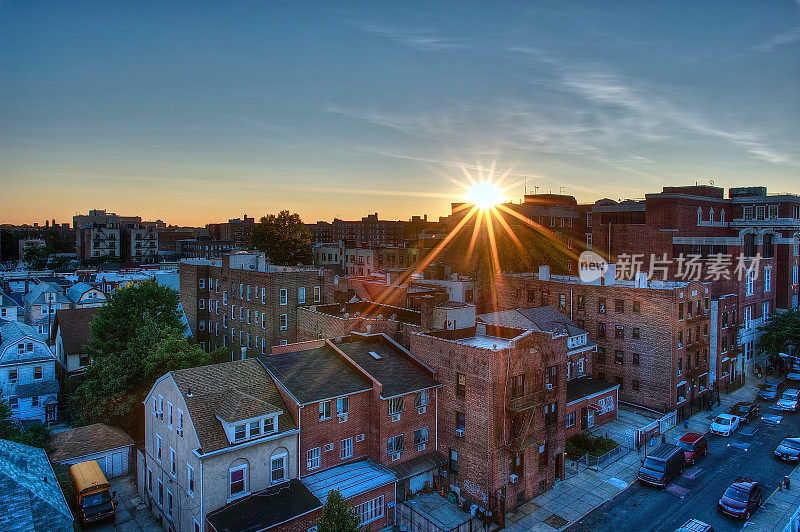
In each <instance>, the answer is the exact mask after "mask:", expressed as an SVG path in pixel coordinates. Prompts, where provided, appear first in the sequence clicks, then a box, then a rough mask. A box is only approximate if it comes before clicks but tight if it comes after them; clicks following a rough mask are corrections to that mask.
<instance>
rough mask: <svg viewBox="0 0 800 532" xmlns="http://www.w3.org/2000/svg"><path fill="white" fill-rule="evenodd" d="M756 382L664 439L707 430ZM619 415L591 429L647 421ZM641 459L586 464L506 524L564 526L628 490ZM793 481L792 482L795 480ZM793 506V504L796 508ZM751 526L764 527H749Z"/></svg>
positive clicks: (514, 531)
mask: <svg viewBox="0 0 800 532" xmlns="http://www.w3.org/2000/svg"><path fill="white" fill-rule="evenodd" d="M758 382H760V381H757V380H756V379H750V380H749V381H748V383H747V384H746V385H745V386H742V387H741V388H739V389H738V390H735V391H733V392H731V393H730V394H727V395H726V394H721V395H720V405H719V406H717V405H716V404H714V406H713V409H712V410H711V411H708V410H703V411H701V412H697V413H695V414H694V415H693V416H692V417H691V418H689V420H688V422H687V425H688V429H686V428H684V426H683V423H678V424H677V426H675V427H673V428H672V429H671V430H669V431H667V433H666V434H665V436H666V440H667V441H668V442H670V443H673V442H675V441H676V440H678V439H679V438H680V437H681V436H683V435H684V434H686V433H687V432H699V433H701V434H703V433H705V432H706V431H707V430H708V427H709V425H711V421H712V420H713V419H714V417H716V415H717V414H719V413H723V412H727V411H728V409H729V408H730V407H731V406H733V405H734V404H736V403H738V402H740V401H752V400H753V399H754V398H755V396H756V392H757V384H758ZM617 415H618V419H617V420H615V421H612V422H611V423H607V424H605V425H601V426H599V427H597V428H596V429H595V431H594V432H595V433H596V434H598V435H603V434H604V433H606V432H608V433H609V434H610V435H611V436H612V437H613V438H614V439H616V440H617V441H620V440H619V437H620V436H621V435H624V434H625V433H626V431H627V430H628V429H631V428H634V429H635V428H636V427H637V426H643V425H644V424H645V423H647V421H650V420H649V419H648V418H646V417H645V416H642V415H640V414H636V413H633V412H627V411H624V410H620V411H619V412H618V414H617ZM641 458H642V455H641V454H639V453H638V452H637V451H631V452H629V453H628V454H626V455H625V456H623V457H621V458H620V459H619V460H617V461H616V462H614V463H612V464H610V465H608V466H607V467H605V468H604V469H602V470H600V471H594V470H591V469H586V470H584V471H582V472H580V473H578V474H577V475H575V476H572V477H570V478H567V479H565V480H562V481H560V482H558V483H556V485H555V486H553V489H551V490H549V491H547V492H546V493H543V494H542V495H539V496H538V497H535V498H534V499H533V500H532V501H529V502H528V503H526V504H525V505H523V506H522V507H520V508H519V509H518V510H517V511H516V512H509V513H508V514H507V515H506V528H507V529H508V530H510V531H511V532H522V531H523V530H534V531H537V530H541V531H546V532H552V531H553V530H561V529H564V528H566V527H567V526H569V525H570V524H572V523H574V522H575V521H578V520H579V519H580V518H581V517H583V516H584V515H586V514H587V513H589V512H591V511H592V510H594V509H595V508H597V507H598V506H600V505H602V504H603V503H604V502H606V501H608V500H611V499H612V498H614V497H615V496H617V495H618V494H619V493H621V492H622V491H623V490H625V489H627V488H628V487H629V486H630V485H631V484H632V483H633V482H634V481H635V480H636V475H637V473H638V472H639V466H640V465H641ZM798 475H800V473H798ZM792 481H793V482H795V481H794V479H793V480H792ZM796 482H797V484H796V485H797V491H796V492H795V491H793V492H790V493H792V494H794V493H796V494H797V496H798V497H799V498H800V478H798V480H797V481H796ZM796 507H797V506H796V504H795V507H794V508H796ZM792 511H793V510H792ZM788 518H789V515H786V519H787V520H788ZM752 521H753V519H751V522H752ZM784 522H785V521H784ZM753 529H758V530H762V529H761V528H751V530H753ZM764 530H770V529H769V528H767V529H764ZM781 530H782V528H781Z"/></svg>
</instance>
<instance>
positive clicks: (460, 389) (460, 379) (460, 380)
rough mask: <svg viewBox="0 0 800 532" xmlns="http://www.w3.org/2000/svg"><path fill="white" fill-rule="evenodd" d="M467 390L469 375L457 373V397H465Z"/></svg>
mask: <svg viewBox="0 0 800 532" xmlns="http://www.w3.org/2000/svg"><path fill="white" fill-rule="evenodd" d="M466 391H467V376H466V375H464V374H463V373H456V397H464V394H465V393H466Z"/></svg>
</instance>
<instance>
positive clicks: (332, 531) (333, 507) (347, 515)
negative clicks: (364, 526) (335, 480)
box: [317, 489, 361, 532]
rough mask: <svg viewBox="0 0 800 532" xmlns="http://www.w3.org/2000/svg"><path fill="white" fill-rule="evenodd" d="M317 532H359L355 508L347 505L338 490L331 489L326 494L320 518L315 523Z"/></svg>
mask: <svg viewBox="0 0 800 532" xmlns="http://www.w3.org/2000/svg"><path fill="white" fill-rule="evenodd" d="M317 530H318V531H319V532H358V531H359V530H361V527H360V526H359V525H358V515H357V514H356V510H355V508H353V507H352V506H350V505H349V504H347V501H346V500H345V499H344V497H342V494H341V493H339V490H337V489H333V490H331V491H329V492H328V500H327V501H325V506H323V507H322V517H321V518H320V520H319V522H318V523H317Z"/></svg>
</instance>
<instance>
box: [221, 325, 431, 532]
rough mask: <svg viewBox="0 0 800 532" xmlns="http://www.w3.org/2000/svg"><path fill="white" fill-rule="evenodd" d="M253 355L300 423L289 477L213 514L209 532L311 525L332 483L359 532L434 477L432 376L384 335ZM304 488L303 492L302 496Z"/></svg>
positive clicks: (381, 522)
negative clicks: (292, 478) (294, 477)
mask: <svg viewBox="0 0 800 532" xmlns="http://www.w3.org/2000/svg"><path fill="white" fill-rule="evenodd" d="M256 359H257V360H258V362H259V363H260V364H261V365H262V366H263V368H264V370H265V371H266V372H267V373H268V374H269V375H270V377H272V379H273V381H274V382H275V383H276V384H277V386H278V388H279V390H280V393H281V395H282V398H283V401H284V403H285V404H286V406H287V410H288V411H289V412H290V413H291V414H292V416H293V417H294V419H295V421H296V425H297V426H298V428H299V441H298V447H297V455H298V457H299V458H300V460H299V470H298V481H297V482H296V483H295V485H294V486H292V485H289V486H288V487H287V488H286V491H288V492H290V493H294V499H292V500H294V501H295V502H294V503H293V504H291V505H288V504H287V495H286V493H278V492H276V491H274V490H270V489H266V490H264V491H263V492H260V493H258V494H254V495H253V496H251V497H245V498H243V499H241V500H237V501H235V502H233V503H231V504H228V505H226V506H225V507H223V508H221V509H219V510H218V511H215V512H213V513H212V515H210V516H209V518H208V524H209V528H210V529H212V530H220V531H221V530H229V529H233V528H241V527H242V526H243V525H244V524H246V525H247V528H248V529H252V530H268V529H275V530H292V531H294V530H297V531H303V532H305V531H306V530H309V529H311V528H312V527H313V526H315V524H316V521H317V520H318V519H319V517H320V516H321V506H322V505H324V503H325V501H326V500H327V497H328V493H329V491H330V490H332V489H338V490H339V491H340V492H341V494H342V495H343V496H344V497H345V498H346V499H347V500H348V502H349V504H351V505H352V506H353V507H354V508H355V510H356V514H357V516H358V518H359V523H360V526H361V527H362V529H364V530H382V529H385V528H387V527H389V526H391V525H393V524H394V511H393V508H394V506H395V504H396V503H397V502H400V501H402V500H404V499H405V498H407V497H410V496H412V495H413V493H415V492H418V491H420V490H421V489H423V488H424V487H425V486H426V485H428V486H434V485H435V484H436V483H437V482H438V468H439V467H440V466H441V465H442V464H443V463H444V458H443V457H442V456H441V455H439V454H438V453H437V452H436V445H437V440H436V411H437V408H436V405H437V402H436V398H437V389H438V382H437V381H436V380H435V374H434V372H433V371H431V370H430V369H428V368H427V367H426V366H425V365H424V364H422V363H421V362H419V361H418V360H416V359H415V358H414V357H413V356H411V354H410V353H409V352H408V351H406V350H404V349H403V348H402V347H401V346H399V345H398V344H396V343H395V342H393V341H392V340H391V339H389V338H388V337H387V336H385V335H380V334H373V335H360V334H353V335H350V336H348V337H345V338H340V339H339V341H336V342H331V341H327V340H321V341H310V342H302V343H298V344H294V345H288V346H279V347H275V348H273V353H272V354H270V355H257V356H256ZM309 493H310V495H309Z"/></svg>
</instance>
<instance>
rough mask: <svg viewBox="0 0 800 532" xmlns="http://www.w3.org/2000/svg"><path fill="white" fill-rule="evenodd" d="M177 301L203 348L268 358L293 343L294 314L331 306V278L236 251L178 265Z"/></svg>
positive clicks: (324, 272)
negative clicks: (312, 306)
mask: <svg viewBox="0 0 800 532" xmlns="http://www.w3.org/2000/svg"><path fill="white" fill-rule="evenodd" d="M179 271H180V297H181V304H182V305H183V309H184V311H185V312H186V318H187V319H188V321H189V327H190V328H191V330H192V334H193V335H194V337H195V338H196V339H197V341H198V342H199V343H200V345H202V346H203V348H204V349H207V350H212V349H217V348H220V347H225V348H227V349H229V350H230V352H231V356H232V357H233V358H239V354H240V353H241V350H242V349H243V348H246V349H250V350H253V351H256V352H261V353H265V354H266V353H269V350H270V348H271V347H272V346H275V345H281V344H287V343H293V342H295V341H296V339H297V309H298V307H300V306H303V305H310V304H315V303H316V304H324V303H331V302H332V301H333V293H334V286H335V279H334V276H333V274H332V273H331V272H329V271H325V270H317V269H309V268H294V267H284V266H273V265H271V264H269V263H268V262H267V260H266V259H265V257H264V255H262V254H260V253H257V252H245V251H240V252H236V253H232V254H230V255H225V256H223V257H222V259H220V260H207V259H186V260H183V261H181V264H180V269H179Z"/></svg>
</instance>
